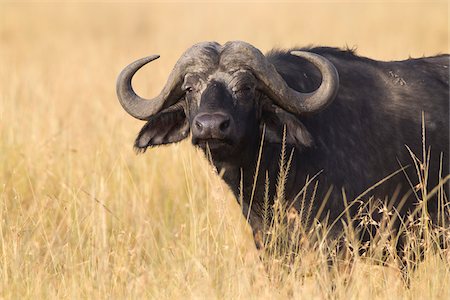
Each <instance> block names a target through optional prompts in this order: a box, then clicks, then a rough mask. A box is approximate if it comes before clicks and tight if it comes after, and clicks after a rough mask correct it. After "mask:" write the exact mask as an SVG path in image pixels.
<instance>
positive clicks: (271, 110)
mask: <svg viewBox="0 0 450 300" xmlns="http://www.w3.org/2000/svg"><path fill="white" fill-rule="evenodd" d="M264 125H265V126H266V128H265V130H266V131H265V135H264V137H265V138H264V139H265V141H266V142H269V143H282V141H283V131H284V128H286V144H288V145H293V146H296V147H298V148H305V147H312V146H313V145H314V140H313V138H312V136H311V134H310V133H309V131H308V130H307V129H306V127H305V125H303V123H302V122H300V120H299V119H298V118H297V117H296V116H295V115H293V114H291V113H288V112H286V111H285V110H283V109H281V108H279V107H277V106H275V105H273V104H272V105H270V106H267V105H266V106H265V107H264V108H263V109H262V112H261V126H264Z"/></svg>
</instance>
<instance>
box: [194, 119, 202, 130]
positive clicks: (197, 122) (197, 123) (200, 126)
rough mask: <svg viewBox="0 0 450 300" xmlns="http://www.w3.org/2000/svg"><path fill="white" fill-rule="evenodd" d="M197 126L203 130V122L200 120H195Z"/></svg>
mask: <svg viewBox="0 0 450 300" xmlns="http://www.w3.org/2000/svg"><path fill="white" fill-rule="evenodd" d="M195 127H197V129H198V130H202V129H203V124H202V123H201V122H200V121H195Z"/></svg>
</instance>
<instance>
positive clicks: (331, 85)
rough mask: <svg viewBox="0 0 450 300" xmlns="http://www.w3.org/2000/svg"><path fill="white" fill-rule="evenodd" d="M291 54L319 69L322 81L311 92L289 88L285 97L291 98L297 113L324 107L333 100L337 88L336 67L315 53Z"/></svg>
mask: <svg viewBox="0 0 450 300" xmlns="http://www.w3.org/2000/svg"><path fill="white" fill-rule="evenodd" d="M291 54H292V55H295V56H298V57H301V58H304V59H306V60H307V61H309V62H310V63H312V64H313V65H314V66H315V67H316V68H317V69H319V72H320V73H321V74H322V83H321V84H320V86H319V88H318V89H317V90H315V91H314V92H311V93H301V92H298V91H296V90H294V89H289V90H290V91H289V96H287V97H286V99H292V102H293V103H294V104H296V105H295V109H296V110H297V111H298V113H302V112H317V111H319V110H322V109H324V108H325V107H327V106H328V105H329V104H330V103H331V102H333V100H334V98H335V97H336V95H337V92H338V90H339V74H338V72H337V70H336V68H335V67H334V65H333V64H332V63H331V62H330V61H329V60H328V59H326V58H325V57H323V56H321V55H318V54H315V53H311V52H306V51H292V52H291ZM295 100H297V101H295Z"/></svg>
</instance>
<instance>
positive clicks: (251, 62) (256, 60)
mask: <svg viewBox="0 0 450 300" xmlns="http://www.w3.org/2000/svg"><path fill="white" fill-rule="evenodd" d="M225 47H226V49H224V52H228V51H230V52H229V54H228V57H227V58H223V59H222V61H223V63H224V64H232V65H238V66H241V67H247V68H249V69H251V70H252V71H253V72H255V75H256V77H257V78H258V79H259V80H260V82H261V83H262V85H263V89H264V91H265V92H266V93H267V94H268V96H269V97H270V98H272V99H273V100H274V102H276V103H277V104H278V105H280V106H281V107H283V108H284V109H286V110H288V111H290V112H292V113H294V114H303V113H311V112H317V111H319V110H321V109H323V108H325V107H326V106H327V105H329V104H330V103H331V102H332V101H333V100H334V98H335V97H336V94H337V91H338V89H339V75H338V73H337V70H336V68H335V67H334V66H333V64H332V63H331V62H330V61H329V60H327V59H326V58H325V57H323V56H320V55H318V54H314V53H311V52H304V51H293V52H291V54H293V55H296V56H299V57H302V58H304V59H306V60H307V61H309V62H311V63H312V64H313V65H314V66H316V67H317V68H318V69H319V71H320V73H321V74H322V83H321V85H320V87H319V88H318V89H317V90H315V91H314V92H311V93H302V92H299V91H296V90H294V89H292V88H290V87H289V86H288V85H287V84H286V82H285V81H284V79H283V78H282V77H281V75H280V74H279V73H278V72H277V70H276V69H275V67H274V66H273V65H272V64H271V63H270V62H269V61H268V60H267V58H266V57H265V56H264V55H263V54H262V53H261V51H259V50H258V49H256V48H255V47H253V46H252V45H250V44H248V43H245V42H241V41H235V42H230V43H227V44H226V45H225Z"/></svg>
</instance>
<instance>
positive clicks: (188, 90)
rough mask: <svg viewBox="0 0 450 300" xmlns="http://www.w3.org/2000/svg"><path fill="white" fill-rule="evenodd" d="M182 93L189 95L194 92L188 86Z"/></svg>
mask: <svg viewBox="0 0 450 300" xmlns="http://www.w3.org/2000/svg"><path fill="white" fill-rule="evenodd" d="M184 91H185V92H186V94H190V93H192V92H193V91H194V88H193V87H191V86H188V87H186V88H185V89H184Z"/></svg>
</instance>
